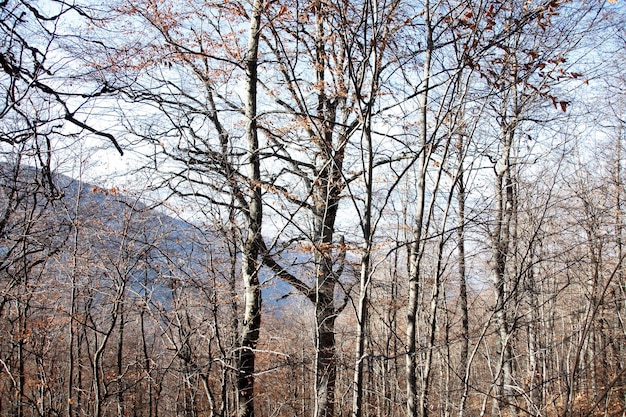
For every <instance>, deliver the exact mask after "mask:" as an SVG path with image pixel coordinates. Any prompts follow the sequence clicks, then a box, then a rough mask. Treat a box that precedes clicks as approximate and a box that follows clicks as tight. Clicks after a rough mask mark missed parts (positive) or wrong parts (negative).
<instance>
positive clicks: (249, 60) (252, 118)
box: [237, 0, 263, 417]
mask: <svg viewBox="0 0 626 417" xmlns="http://www.w3.org/2000/svg"><path fill="white" fill-rule="evenodd" d="M262 11H263V0H255V1H254V3H253V5H252V11H251V18H250V35H249V38H248V50H247V55H246V67H245V69H246V76H247V80H246V81H247V84H246V87H247V92H246V93H247V95H246V103H245V115H246V118H247V120H248V124H247V127H246V137H247V142H248V151H247V153H248V187H249V191H248V198H249V201H248V213H247V222H248V225H247V226H248V230H247V236H246V237H245V239H246V241H245V242H244V245H243V249H242V275H243V284H244V316H243V320H242V323H241V336H240V346H239V358H238V366H237V370H238V373H237V397H238V407H237V416H238V417H254V370H255V357H256V354H255V349H256V345H257V342H258V340H259V332H260V327H261V287H260V283H259V267H260V266H259V262H258V257H259V249H260V245H259V241H260V240H261V239H262V236H261V223H262V220H263V208H262V200H261V188H260V179H261V170H260V161H259V138H258V129H257V65H258V64H257V55H258V49H259V37H260V28H261V13H262Z"/></svg>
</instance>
